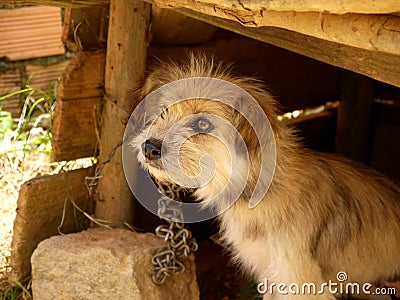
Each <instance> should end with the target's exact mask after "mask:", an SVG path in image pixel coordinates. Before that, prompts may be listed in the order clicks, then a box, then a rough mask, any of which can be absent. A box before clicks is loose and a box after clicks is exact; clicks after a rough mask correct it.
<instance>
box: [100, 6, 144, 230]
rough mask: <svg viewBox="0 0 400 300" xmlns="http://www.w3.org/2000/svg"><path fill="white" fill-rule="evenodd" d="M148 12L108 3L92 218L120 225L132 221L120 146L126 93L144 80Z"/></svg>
mask: <svg viewBox="0 0 400 300" xmlns="http://www.w3.org/2000/svg"><path fill="white" fill-rule="evenodd" d="M150 12H151V7H150V5H149V4H147V3H145V2H143V1H139V0H112V1H111V4H110V22H109V24H110V25H109V31H108V33H109V38H108V45H107V59H106V72H105V98H104V100H105V101H104V104H103V111H102V116H101V119H102V123H101V128H100V155H99V164H100V165H102V169H101V173H100V176H101V178H100V179H99V182H98V194H97V195H98V199H97V202H96V216H97V217H98V218H99V219H102V220H106V221H109V222H113V223H118V224H120V226H123V223H124V222H128V223H130V224H132V221H133V199H132V193H131V191H130V189H129V186H128V184H127V182H126V179H125V175H124V171H123V167H122V147H121V143H122V139H123V135H124V131H125V126H126V124H127V122H128V120H129V116H130V114H131V113H132V111H133V108H134V105H136V103H135V101H132V97H131V96H130V95H131V93H132V90H134V89H135V88H136V87H138V85H139V83H140V81H142V80H143V79H144V76H145V69H146V56H147V44H148V30H149V23H150ZM138 100H139V99H138Z"/></svg>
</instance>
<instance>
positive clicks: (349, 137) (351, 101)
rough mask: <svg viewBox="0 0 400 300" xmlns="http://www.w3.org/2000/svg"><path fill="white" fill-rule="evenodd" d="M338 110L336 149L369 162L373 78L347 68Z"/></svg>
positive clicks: (354, 158) (348, 155) (358, 159)
mask: <svg viewBox="0 0 400 300" xmlns="http://www.w3.org/2000/svg"><path fill="white" fill-rule="evenodd" d="M341 94H342V96H341V99H340V106H339V110H338V122H337V132H336V152H337V153H340V154H342V155H344V156H347V157H349V158H351V159H353V160H357V161H359V162H362V163H364V164H368V163H369V160H370V154H371V142H372V141H371V137H372V135H371V128H372V127H371V124H372V123H371V122H372V105H373V99H374V81H373V80H371V79H370V78H367V77H364V76H362V75H359V74H354V73H352V72H348V71H344V72H343V76H342V88H341Z"/></svg>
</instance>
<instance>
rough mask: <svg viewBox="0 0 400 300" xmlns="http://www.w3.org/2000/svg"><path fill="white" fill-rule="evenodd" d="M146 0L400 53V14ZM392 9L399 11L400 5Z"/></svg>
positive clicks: (332, 40)
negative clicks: (273, 8) (275, 8)
mask: <svg viewBox="0 0 400 300" xmlns="http://www.w3.org/2000/svg"><path fill="white" fill-rule="evenodd" d="M146 1H149V2H150V3H152V4H155V5H157V6H160V7H168V8H177V9H187V10H191V11H194V12H198V13H201V14H204V15H206V16H209V17H219V18H222V19H227V20H232V21H235V22H237V23H239V24H240V25H242V26H244V27H254V28H261V27H277V28H282V29H287V30H291V31H294V32H298V33H301V34H305V35H309V36H313V37H316V38H319V39H323V40H326V41H331V42H335V43H340V44H343V45H347V46H352V47H357V48H361V49H367V50H372V51H379V52H385V53H392V54H397V55H399V54H400V17H399V16H396V15H378V14H354V13H348V14H345V15H337V14H331V13H326V12H323V11H321V12H315V11H300V12H299V11H290V10H289V11H274V10H267V9H265V8H264V6H263V5H262V4H261V3H260V2H261V1H259V5H252V6H250V7H246V6H245V5H244V4H243V3H242V2H241V1H203V0H194V1H193V0H184V1H181V0H168V1H165V0H146ZM234 2H237V3H236V4H235V3H234ZM393 9H397V10H395V11H400V4H398V5H397V8H396V7H395V6H393Z"/></svg>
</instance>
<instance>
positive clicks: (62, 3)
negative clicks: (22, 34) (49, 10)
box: [1, 0, 110, 8]
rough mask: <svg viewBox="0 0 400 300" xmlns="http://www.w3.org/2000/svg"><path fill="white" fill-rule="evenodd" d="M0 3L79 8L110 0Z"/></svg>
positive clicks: (12, 1) (12, 0)
mask: <svg viewBox="0 0 400 300" xmlns="http://www.w3.org/2000/svg"><path fill="white" fill-rule="evenodd" d="M1 3H2V4H10V5H46V6H57V7H74V8H79V7H87V6H99V5H100V6H102V5H109V4H110V0H1Z"/></svg>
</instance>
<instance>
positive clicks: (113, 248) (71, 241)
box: [31, 228, 199, 300]
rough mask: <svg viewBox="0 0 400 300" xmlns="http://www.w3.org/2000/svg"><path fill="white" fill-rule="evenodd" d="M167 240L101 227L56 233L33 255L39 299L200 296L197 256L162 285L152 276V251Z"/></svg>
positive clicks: (34, 282)
mask: <svg viewBox="0 0 400 300" xmlns="http://www.w3.org/2000/svg"><path fill="white" fill-rule="evenodd" d="M164 246H165V243H164V242H163V241H162V240H160V239H159V238H157V237H156V236H155V235H154V234H150V233H147V234H141V233H135V232H132V231H128V230H124V229H107V228H96V229H89V230H87V231H83V232H80V233H75V234H69V235H64V236H55V237H51V238H50V239H47V240H45V241H43V242H41V243H40V244H39V246H38V247H37V249H36V250H35V252H34V253H33V255H32V259H31V264H32V291H33V297H34V299H38V300H46V299H49V300H50V299H51V300H61V299H90V300H92V299H93V300H94V299H99V300H100V299H101V300H106V299H113V300H119V299H124V300H125V299H134V300H136V299H138V300H141V299H146V300H147V299H149V300H153V299H157V300H158V299H171V300H172V299H174V300H178V299H185V300H188V299H199V289H198V286H197V281H196V273H195V264H194V257H193V256H192V257H189V258H187V259H186V260H185V266H186V270H185V272H183V273H181V274H178V275H175V276H172V277H169V278H167V280H166V281H165V282H164V283H163V284H162V285H155V284H154V283H153V281H152V279H151V275H152V270H153V265H152V263H151V257H152V254H153V253H154V252H155V251H156V250H157V249H159V248H162V247H164Z"/></svg>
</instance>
